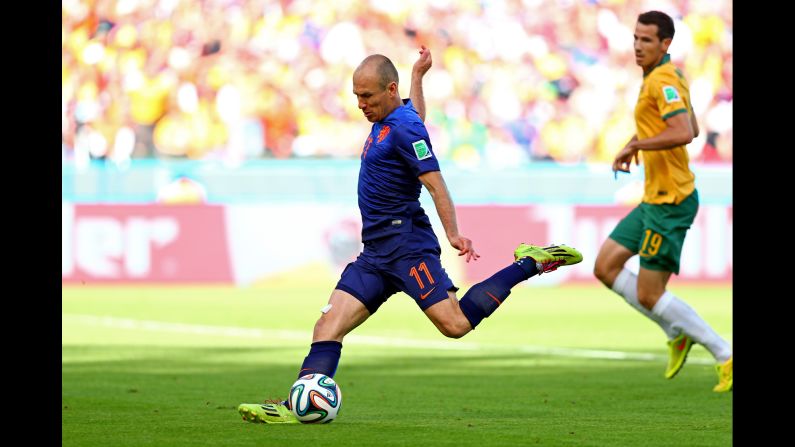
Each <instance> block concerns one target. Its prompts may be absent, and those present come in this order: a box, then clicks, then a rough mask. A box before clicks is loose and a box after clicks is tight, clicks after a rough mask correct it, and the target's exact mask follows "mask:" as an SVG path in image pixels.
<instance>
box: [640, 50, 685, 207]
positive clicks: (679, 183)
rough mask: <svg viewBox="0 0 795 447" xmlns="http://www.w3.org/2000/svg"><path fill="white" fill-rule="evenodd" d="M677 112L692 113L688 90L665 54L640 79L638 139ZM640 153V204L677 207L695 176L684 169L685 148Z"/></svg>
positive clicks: (659, 128) (652, 132)
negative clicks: (641, 200)
mask: <svg viewBox="0 0 795 447" xmlns="http://www.w3.org/2000/svg"><path fill="white" fill-rule="evenodd" d="M678 113H687V114H688V119H690V116H691V115H692V114H693V106H692V104H691V103H690V88H689V86H688V84H687V80H685V77H684V76H683V75H682V72H681V71H679V69H678V68H676V66H675V65H674V64H672V63H671V56H669V55H667V54H666V55H665V56H664V57H663V59H662V61H660V64H659V65H657V66H656V67H654V68H653V69H652V70H651V72H649V73H647V74H645V75H644V76H643V86H642V87H641V89H640V95H639V96H638V103H637V104H636V105H635V126H636V128H637V135H638V140H643V139H645V138H650V137H653V136H655V135H658V134H660V133H662V131H663V130H665V128H666V125H665V120H666V119H668V118H670V117H672V116H674V115H676V114H678ZM641 152H642V156H643V168H644V172H645V174H646V179H645V185H644V194H643V201H644V202H646V203H654V204H660V203H674V204H679V203H680V202H681V201H682V200H684V199H685V198H686V197H687V196H689V195H690V194H691V193H692V192H693V190H695V183H694V180H695V178H696V176H695V175H694V174H693V172H692V171H690V167H689V166H688V163H689V161H690V157H689V156H688V153H687V148H686V147H685V145H681V146H676V147H673V148H670V149H664V150H654V151H651V150H649V151H644V150H641Z"/></svg>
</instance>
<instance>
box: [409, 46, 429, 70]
mask: <svg viewBox="0 0 795 447" xmlns="http://www.w3.org/2000/svg"><path fill="white" fill-rule="evenodd" d="M431 65H433V61H432V60H431V50H429V49H428V48H426V47H425V45H421V46H420V57H419V58H418V59H417V62H414V68H412V71H413V72H414V74H416V75H418V76H423V75H424V74H425V73H426V72H427V71H428V70H430V68H431Z"/></svg>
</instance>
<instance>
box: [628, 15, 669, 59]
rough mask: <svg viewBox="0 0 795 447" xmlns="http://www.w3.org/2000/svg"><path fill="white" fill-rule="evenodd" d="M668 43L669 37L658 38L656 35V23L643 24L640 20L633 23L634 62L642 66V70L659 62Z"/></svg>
mask: <svg viewBox="0 0 795 447" xmlns="http://www.w3.org/2000/svg"><path fill="white" fill-rule="evenodd" d="M669 45H671V39H670V38H666V39H663V40H660V38H659V37H657V25H644V24H643V23H640V22H638V23H637V24H636V25H635V63H636V64H638V65H640V66H641V67H643V70H644V71H648V70H650V69H652V68H654V67H655V66H656V65H657V64H659V63H660V61H661V60H662V58H663V56H665V53H666V52H667V51H668V46H669Z"/></svg>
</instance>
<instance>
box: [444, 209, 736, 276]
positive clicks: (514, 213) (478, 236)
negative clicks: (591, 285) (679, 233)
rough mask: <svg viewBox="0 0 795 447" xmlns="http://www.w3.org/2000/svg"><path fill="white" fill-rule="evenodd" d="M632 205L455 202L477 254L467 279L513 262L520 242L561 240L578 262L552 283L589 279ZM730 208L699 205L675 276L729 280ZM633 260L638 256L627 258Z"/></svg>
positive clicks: (730, 252) (464, 228)
mask: <svg viewBox="0 0 795 447" xmlns="http://www.w3.org/2000/svg"><path fill="white" fill-rule="evenodd" d="M632 208H633V207H632V206H618V205H609V206H585V205H534V206H459V207H457V208H456V210H457V215H458V222H459V228H460V230H461V232H462V233H463V234H464V235H465V236H467V237H469V238H470V239H472V241H473V243H474V246H475V249H476V250H477V251H478V253H480V255H481V258H480V259H479V260H478V261H477V262H470V263H468V264H466V266H465V268H464V273H465V276H466V280H467V281H469V282H478V281H482V280H483V279H485V278H487V277H488V276H490V275H492V274H493V273H494V272H496V271H497V270H499V269H500V268H502V267H504V266H506V265H508V264H509V263H510V262H512V261H513V258H512V254H513V250H514V249H515V248H516V246H517V245H518V244H519V243H520V242H525V243H533V244H537V245H542V244H548V243H563V244H567V245H571V246H572V247H575V248H577V249H578V250H580V251H581V252H582V253H583V257H584V259H583V262H582V263H581V264H579V265H576V266H573V267H571V268H566V269H561V270H559V271H557V272H555V275H554V276H555V279H556V281H555V282H569V281H594V277H593V273H592V272H593V266H594V261H595V258H596V255H597V254H598V253H599V248H600V246H601V245H602V243H603V242H604V240H605V239H606V238H607V237H608V236H609V235H610V233H611V232H612V230H613V228H614V227H615V226H616V224H617V223H618V222H619V221H620V220H621V219H622V218H624V216H626V215H627V214H628V213H629V212H630V211H631V210H632ZM731 234H732V207H731V206H724V205H712V206H701V207H700V208H699V211H698V215H697V216H696V220H695V222H693V225H692V226H691V227H690V230H689V231H688V233H687V237H686V239H685V245H684V247H683V250H682V258H681V263H680V271H679V275H678V276H676V278H678V279H676V280H677V281H700V282H726V281H731V279H732V245H731V242H732V238H731ZM633 261H634V262H635V263H637V257H635V258H633V259H631V260H630V261H629V262H628V265H630V264H631V263H632V262H633Z"/></svg>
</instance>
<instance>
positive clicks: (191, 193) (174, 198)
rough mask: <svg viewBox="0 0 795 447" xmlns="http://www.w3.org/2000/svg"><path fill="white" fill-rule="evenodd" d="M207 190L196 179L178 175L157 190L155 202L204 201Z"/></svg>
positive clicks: (187, 202)
mask: <svg viewBox="0 0 795 447" xmlns="http://www.w3.org/2000/svg"><path fill="white" fill-rule="evenodd" d="M206 200H207V191H206V189H205V188H204V186H202V184H201V183H199V182H198V181H196V180H194V179H191V178H189V177H186V176H181V175H178V176H176V177H175V178H174V180H172V181H171V182H169V183H167V184H165V185H163V186H162V187H160V189H159V190H158V191H157V202H158V203H162V204H165V205H186V204H198V203H204V202H205V201H206Z"/></svg>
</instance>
